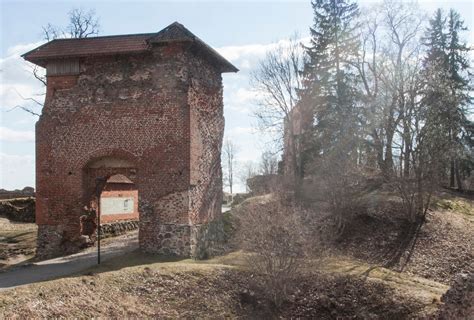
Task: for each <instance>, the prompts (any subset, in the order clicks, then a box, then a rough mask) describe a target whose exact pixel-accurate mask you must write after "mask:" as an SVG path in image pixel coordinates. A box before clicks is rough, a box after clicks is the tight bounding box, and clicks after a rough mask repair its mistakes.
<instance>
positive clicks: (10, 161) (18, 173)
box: [0, 153, 35, 190]
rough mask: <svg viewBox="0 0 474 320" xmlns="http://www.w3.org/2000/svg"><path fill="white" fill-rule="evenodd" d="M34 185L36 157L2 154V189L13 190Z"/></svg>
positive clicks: (0, 174)
mask: <svg viewBox="0 0 474 320" xmlns="http://www.w3.org/2000/svg"><path fill="white" fill-rule="evenodd" d="M34 185H35V158H34V156H32V155H11V154H6V153H0V188H2V189H7V190H13V189H22V188H23V187H25V186H34Z"/></svg>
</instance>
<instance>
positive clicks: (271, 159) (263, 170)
mask: <svg viewBox="0 0 474 320" xmlns="http://www.w3.org/2000/svg"><path fill="white" fill-rule="evenodd" d="M277 172H278V159H277V157H276V155H275V154H274V153H273V152H271V151H264V152H263V153H262V158H261V160H260V174H263V175H269V174H277Z"/></svg>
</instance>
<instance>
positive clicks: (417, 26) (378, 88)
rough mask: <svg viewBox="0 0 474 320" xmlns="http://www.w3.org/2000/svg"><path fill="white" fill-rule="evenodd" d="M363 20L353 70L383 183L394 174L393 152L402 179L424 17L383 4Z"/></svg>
mask: <svg viewBox="0 0 474 320" xmlns="http://www.w3.org/2000/svg"><path fill="white" fill-rule="evenodd" d="M363 20H364V21H363V23H362V32H361V37H362V39H361V49H360V52H359V56H358V61H357V64H356V70H357V71H358V74H359V76H360V78H361V80H362V84H363V90H364V93H365V102H366V104H367V108H365V117H366V119H365V120H366V125H365V130H366V133H367V135H368V136H369V137H370V139H369V140H368V141H367V143H368V145H369V146H370V148H372V149H373V150H374V151H375V154H376V160H377V164H378V167H379V168H380V169H381V170H382V172H383V174H384V176H385V177H386V178H390V177H391V176H392V175H393V174H394V173H395V172H394V169H395V168H394V154H393V149H394V148H395V147H397V148H399V149H400V172H402V174H404V175H407V174H408V171H409V158H410V154H409V152H410V144H411V140H412V138H413V137H412V136H411V135H410V130H409V127H410V125H411V124H410V122H411V121H412V116H413V112H414V108H415V107H416V106H415V103H416V95H417V93H418V91H419V83H420V81H419V79H418V75H419V72H420V61H421V59H420V57H421V41H420V37H421V31H422V27H423V22H424V21H425V17H424V15H423V14H422V13H421V12H420V10H418V8H417V6H416V5H414V4H408V3H401V2H398V1H393V0H386V1H384V2H383V4H381V5H380V6H379V7H375V8H374V9H373V10H372V11H371V12H369V13H368V14H366V15H363ZM397 134H398V136H397Z"/></svg>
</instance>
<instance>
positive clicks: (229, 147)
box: [222, 139, 238, 196]
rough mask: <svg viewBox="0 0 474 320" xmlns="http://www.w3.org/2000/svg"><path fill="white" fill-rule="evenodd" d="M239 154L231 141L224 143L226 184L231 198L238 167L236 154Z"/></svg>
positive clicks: (227, 140)
mask: <svg viewBox="0 0 474 320" xmlns="http://www.w3.org/2000/svg"><path fill="white" fill-rule="evenodd" d="M237 153H238V147H237V146H236V145H235V144H234V142H232V140H230V139H226V140H225V141H224V146H223V148H222V154H223V161H224V165H223V166H224V183H225V185H227V186H228V187H229V191H230V194H231V196H232V195H233V190H232V188H233V186H234V173H235V166H236V159H235V157H236V154H237Z"/></svg>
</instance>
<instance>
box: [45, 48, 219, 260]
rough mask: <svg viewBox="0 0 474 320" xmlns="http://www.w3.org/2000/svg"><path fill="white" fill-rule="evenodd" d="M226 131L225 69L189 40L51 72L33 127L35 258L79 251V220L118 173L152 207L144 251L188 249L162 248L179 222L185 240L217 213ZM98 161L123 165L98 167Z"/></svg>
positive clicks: (180, 246)
mask: <svg viewBox="0 0 474 320" xmlns="http://www.w3.org/2000/svg"><path fill="white" fill-rule="evenodd" d="M223 130H224V118H223V106H222V78H221V75H220V73H219V71H217V70H216V69H215V68H214V67H213V66H211V65H210V64H209V63H208V62H207V61H206V60H204V59H200V58H196V56H195V55H194V54H193V53H191V52H190V51H189V50H188V48H187V47H186V45H185V44H183V43H173V44H168V45H166V46H159V47H155V48H153V50H150V52H149V53H141V54H136V55H128V56H112V57H91V58H87V59H83V60H81V62H80V74H79V75H77V76H49V77H48V86H47V97H46V102H45V106H44V108H43V113H42V115H41V117H40V119H39V121H38V123H37V125H36V177H37V214H36V220H37V223H38V224H39V229H38V230H39V231H38V232H39V236H38V251H37V253H38V255H39V256H47V255H50V254H51V252H59V253H67V252H73V251H77V250H78V249H79V248H80V246H81V241H80V239H78V236H79V233H80V223H79V217H80V216H81V211H82V209H83V207H84V206H85V205H88V204H89V201H90V199H91V197H93V193H94V189H95V183H96V179H97V178H99V177H102V176H103V175H112V174H117V173H120V174H125V175H126V176H127V177H129V178H130V179H131V180H132V181H133V182H134V183H135V185H136V186H137V189H138V196H139V200H140V202H142V203H144V204H146V206H147V208H148V209H147V211H146V212H144V213H143V212H140V235H139V240H140V246H141V248H143V249H144V250H145V251H148V252H158V253H160V252H163V248H169V249H170V250H172V251H174V252H175V253H177V254H180V255H188V254H190V253H191V247H190V246H191V243H190V242H189V241H188V242H186V241H181V242H179V241H171V240H168V241H165V244H166V246H163V245H162V243H163V241H164V239H169V238H164V234H166V233H169V232H168V231H166V230H167V229H169V226H171V225H175V227H171V228H172V229H173V232H176V237H178V238H180V239H184V240H186V237H189V238H190V237H191V230H190V228H191V226H192V225H194V224H206V223H207V222H208V221H212V220H214V219H218V218H219V215H220V205H221V200H222V193H221V189H222V188H221V187H222V185H221V184H222V181H221V168H220V148H221V144H222V135H223ZM102 159H108V160H110V161H109V162H110V163H117V165H116V166H111V167H106V168H96V167H94V165H93V164H94V163H96V162H97V161H101V160H102ZM120 163H127V164H128V166H127V167H124V166H123V165H119V164H120ZM188 229H189V230H188ZM186 234H187V235H186ZM58 239H60V240H58ZM168 243H173V245H175V246H176V247H175V248H172V246H171V245H168ZM187 243H189V245H187ZM186 246H188V247H186Z"/></svg>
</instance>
